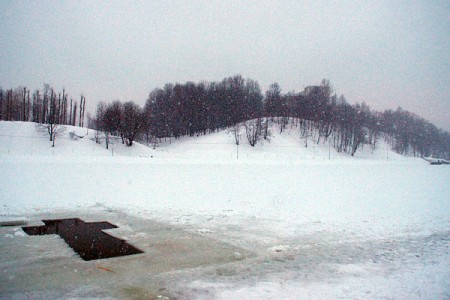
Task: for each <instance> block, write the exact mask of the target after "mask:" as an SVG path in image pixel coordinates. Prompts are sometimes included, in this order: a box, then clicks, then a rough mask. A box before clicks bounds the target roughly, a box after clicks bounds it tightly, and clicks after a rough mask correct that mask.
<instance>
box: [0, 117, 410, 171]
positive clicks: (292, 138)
mask: <svg viewBox="0 0 450 300" xmlns="http://www.w3.org/2000/svg"><path fill="white" fill-rule="evenodd" d="M59 131H60V132H59V133H58V135H57V137H56V143H55V147H54V148H53V147H51V142H50V141H49V135H48V133H47V131H46V128H44V127H42V126H40V125H38V124H36V123H31V122H5V121H0V155H2V156H5V157H7V156H28V157H33V156H34V157H36V156H59V157H64V158H66V159H69V158H70V157H72V158H73V157H78V158H80V157H113V156H118V157H141V158H153V159H155V160H157V161H161V160H162V161H183V160H188V161H189V162H192V163H193V162H202V163H205V162H210V163H233V162H255V163H266V164H279V163H283V164H284V163H293V164H298V163H303V164H304V163H309V162H313V163H316V162H325V161H329V162H334V163H339V162H347V163H349V162H352V161H360V160H361V159H362V160H370V161H402V162H408V161H409V162H412V161H417V160H418V159H416V158H411V157H404V156H402V155H399V154H397V153H395V152H393V151H392V150H390V147H389V146H388V145H386V144H385V143H384V141H383V140H382V139H380V140H379V142H378V145H377V147H376V149H372V148H371V147H369V146H366V147H362V148H360V149H358V151H357V152H356V154H355V156H354V157H351V156H350V155H349V154H346V153H338V152H337V151H336V150H335V149H334V148H333V147H330V145H329V144H328V142H321V143H320V144H315V143H312V142H311V141H309V143H308V147H306V146H305V144H306V143H305V140H304V139H302V138H300V134H299V132H298V129H297V128H295V127H292V128H291V127H288V128H287V129H286V130H284V131H283V132H282V133H280V130H279V127H278V126H277V125H272V136H271V137H270V141H266V140H262V141H261V142H259V143H258V144H256V146H255V147H252V146H250V145H249V143H248V141H247V139H246V137H245V135H244V134H243V135H242V136H241V138H240V144H239V146H236V143H235V138H234V136H233V134H231V133H230V132H229V131H228V130H222V131H219V132H215V133H209V134H206V135H200V136H195V137H187V136H186V137H181V138H180V139H174V138H171V139H169V138H166V139H162V140H161V141H159V143H158V144H157V145H156V147H153V145H149V146H145V145H142V144H140V143H137V142H135V143H133V146H132V147H127V146H125V145H124V144H122V142H121V140H120V139H119V138H112V142H111V144H110V147H109V149H106V147H105V145H104V142H102V144H98V143H95V130H91V129H86V128H80V127H74V126H60V130H59Z"/></svg>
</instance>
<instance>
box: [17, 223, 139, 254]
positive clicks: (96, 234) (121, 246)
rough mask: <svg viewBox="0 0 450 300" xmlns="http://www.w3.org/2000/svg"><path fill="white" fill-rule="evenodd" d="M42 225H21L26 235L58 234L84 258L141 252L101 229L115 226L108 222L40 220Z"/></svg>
mask: <svg viewBox="0 0 450 300" xmlns="http://www.w3.org/2000/svg"><path fill="white" fill-rule="evenodd" d="M42 222H44V224H45V225H44V226H33V227H22V229H23V231H25V233H27V234H28V235H45V234H59V235H60V236H61V237H62V238H63V239H64V241H65V242H66V243H67V244H69V246H70V247H71V248H72V249H73V250H75V252H77V253H78V254H79V255H80V257H81V258H82V259H84V260H93V259H102V258H109V257H117V256H124V255H131V254H139V253H143V251H141V250H139V249H137V248H135V247H133V246H132V245H130V244H128V243H127V242H125V241H124V240H121V239H118V238H116V237H113V236H111V235H109V234H107V233H105V232H103V231H102V230H104V229H112V228H117V226H115V225H113V224H111V223H108V222H92V223H86V222H84V221H83V220H81V219H78V218H74V219H59V220H42Z"/></svg>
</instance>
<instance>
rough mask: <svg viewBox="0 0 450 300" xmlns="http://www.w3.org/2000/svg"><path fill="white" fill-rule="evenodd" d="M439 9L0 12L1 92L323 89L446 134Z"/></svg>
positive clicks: (445, 10)
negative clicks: (243, 83) (221, 84)
mask: <svg viewBox="0 0 450 300" xmlns="http://www.w3.org/2000/svg"><path fill="white" fill-rule="evenodd" d="M449 16H450V3H449V2H448V1H430V0H425V1H412V0H411V1H299V0H297V1H187V0H186V1H111V0H110V1H79V0H77V1H5V0H3V1H0V43H1V45H0V86H3V87H5V88H10V87H16V86H19V85H25V86H27V87H28V88H31V89H35V88H41V87H42V84H43V83H44V82H47V83H50V84H51V85H52V86H53V87H55V88H56V89H58V90H59V89H62V88H63V87H66V88H67V89H68V92H69V93H70V94H71V95H72V96H73V97H74V98H76V99H78V98H79V96H80V94H81V93H84V95H85V96H86V98H87V102H88V104H89V103H90V104H91V109H92V111H93V107H94V106H95V104H94V102H97V101H99V100H106V101H111V100H114V99H120V100H135V101H136V102H137V103H139V104H144V102H145V100H146V98H147V96H148V94H149V92H150V91H151V90H153V89H154V88H156V87H162V86H163V85H164V84H165V83H168V82H172V83H173V82H183V83H184V82H186V81H200V80H208V81H219V80H222V79H223V78H224V77H227V76H231V75H234V74H242V75H243V76H244V77H246V78H247V77H248V78H252V79H256V80H258V81H259V83H260V84H261V87H262V89H263V90H266V89H267V87H268V86H269V85H270V83H272V82H275V81H276V82H278V83H279V84H280V86H281V87H282V89H283V91H285V92H287V91H290V90H296V91H300V90H302V89H303V88H304V87H305V86H307V85H311V84H317V83H319V82H320V81H321V79H322V78H327V79H330V81H331V83H332V84H333V86H334V87H335V89H336V92H337V93H338V94H339V95H340V94H344V95H345V97H346V98H347V100H348V101H349V102H350V103H354V102H357V101H358V102H362V101H365V102H366V103H367V104H368V105H369V106H371V107H372V108H374V109H377V110H384V109H385V108H392V109H395V108H396V107H397V106H401V107H403V108H404V109H407V110H409V111H412V112H415V113H417V114H419V115H421V116H423V117H425V118H426V119H428V120H430V121H432V122H433V123H435V124H436V125H437V126H438V127H442V128H444V129H446V130H449V131H450V118H449V112H450V17H449Z"/></svg>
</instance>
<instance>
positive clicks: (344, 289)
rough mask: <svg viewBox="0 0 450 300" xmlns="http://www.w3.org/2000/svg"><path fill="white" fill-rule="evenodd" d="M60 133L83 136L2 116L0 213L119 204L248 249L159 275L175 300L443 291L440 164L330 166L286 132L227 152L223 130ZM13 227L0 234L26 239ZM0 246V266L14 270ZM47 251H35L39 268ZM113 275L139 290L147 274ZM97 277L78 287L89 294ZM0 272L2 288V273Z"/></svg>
mask: <svg viewBox="0 0 450 300" xmlns="http://www.w3.org/2000/svg"><path fill="white" fill-rule="evenodd" d="M71 131H75V132H76V133H77V135H80V136H81V135H83V134H85V133H86V129H81V128H75V127H68V128H67V129H66V131H65V132H64V133H62V134H61V135H60V137H59V139H57V142H56V147H55V148H52V147H51V144H50V142H49V141H48V140H47V139H48V138H47V137H46V135H45V133H42V132H39V131H37V130H36V128H35V125H34V124H32V123H20V122H14V123H12V122H0V169H1V170H2V172H1V173H0V220H1V219H7V218H16V217H24V218H35V217H34V216H35V215H36V214H39V215H43V216H47V215H51V216H55V215H67V214H73V213H74V212H75V213H76V212H79V213H81V212H82V211H83V210H86V209H87V210H89V211H90V213H91V214H97V215H98V217H99V218H103V217H102V216H104V215H105V214H106V213H109V212H121V213H128V214H131V215H133V216H135V217H138V218H141V219H148V220H156V221H159V222H162V223H164V224H169V225H171V226H176V227H177V228H181V229H183V230H187V231H190V232H193V233H198V234H200V235H203V236H206V237H208V238H212V239H214V240H217V241H221V242H226V243H229V244H231V245H233V246H236V247H240V248H242V249H245V250H246V251H249V252H251V253H253V255H254V256H253V257H251V258H248V259H246V260H243V261H241V262H238V263H233V264H229V265H225V266H220V265H217V266H212V267H204V268H195V269H188V270H177V271H176V272H175V271H174V272H169V273H163V274H160V275H159V277H158V280H160V281H163V282H164V284H165V285H166V286H167V287H168V289H170V291H171V293H170V295H174V296H177V298H181V299H184V298H188V299H214V298H218V299H225V298H228V299H229V298H240V299H256V298H259V299H274V298H281V299H298V298H313V299H329V298H359V299H387V298H399V299H446V298H447V299H448V298H449V297H450V290H449V288H448V282H449V279H450V272H449V270H450V264H449V261H450V256H449V248H450V231H449V228H450V201H448V200H449V198H448V195H450V185H449V184H448V183H449V182H450V169H449V168H448V166H430V165H429V164H428V163H427V162H426V161H424V160H421V159H414V158H404V157H401V156H398V155H395V154H394V153H392V152H389V151H386V148H383V147H384V146H383V145H382V144H380V145H382V146H381V147H380V148H379V150H378V151H377V150H375V151H374V154H372V153H371V152H372V151H371V149H362V150H361V151H360V152H358V153H357V157H356V158H352V157H349V156H348V155H342V154H337V153H334V154H333V156H331V155H330V158H331V159H330V160H329V148H328V147H327V145H326V144H325V145H319V146H320V147H319V146H317V147H312V145H311V146H309V147H308V148H305V147H304V145H302V141H301V140H300V139H299V138H298V136H297V134H296V132H295V130H291V131H289V130H287V131H284V132H283V133H282V134H281V135H279V134H274V137H273V138H272V141H271V142H270V143H265V144H263V145H257V146H256V147H255V148H252V147H250V146H249V145H248V144H247V143H246V142H245V141H242V143H241V145H240V146H239V149H237V147H236V145H235V144H234V140H233V139H234V138H233V137H232V136H230V135H228V134H227V132H226V131H221V132H217V133H214V134H210V135H206V136H200V137H195V138H182V139H180V140H177V141H174V140H172V141H171V142H169V141H166V142H164V143H162V144H160V145H159V146H158V147H157V148H156V149H154V150H153V149H151V148H148V147H145V146H142V145H139V144H136V145H134V146H133V147H131V148H127V147H125V146H122V145H121V143H116V144H115V146H114V147H115V148H114V149H115V150H114V151H115V152H114V156H113V152H112V150H111V149H110V150H106V149H104V147H103V146H101V145H97V144H95V142H94V141H92V140H90V139H88V138H87V137H84V138H82V139H77V140H73V139H71V138H70V134H69V132H71ZM89 134H90V136H91V137H92V136H93V133H91V132H89ZM299 145H300V146H299ZM237 151H239V159H237V158H236V152H237ZM387 158H388V159H387ZM122 222H123V223H122V224H121V227H127V226H128V227H129V228H133V224H131V221H130V223H129V224H127V223H126V222H127V221H126V220H122ZM13 230H16V231H13ZM17 232H20V229H19V228H16V229H10V231H5V234H4V236H0V238H4V240H5V241H7V240H8V239H17V238H25V239H26V238H28V237H22V236H19V235H18V234H16V233H17ZM2 241H3V240H2ZM38 246H39V247H41V248H42V249H45V245H43V244H42V245H38ZM1 247H2V245H1V243H0V268H4V269H6V268H8V270H10V272H13V270H15V269H14V266H11V265H10V264H9V263H8V261H4V260H2V259H1V257H2V255H1V253H2V248H1ZM43 251H44V250H43ZM57 255H58V254H48V257H47V256H45V258H46V259H47V260H48V262H47V263H48V264H49V267H50V266H51V265H50V264H51V263H52V259H54V258H55V257H54V256H57ZM57 257H60V256H57ZM64 257H65V256H64V255H63V258H64ZM47 260H46V261H47ZM117 263H118V261H117ZM11 268H12V269H11ZM211 268H212V269H211ZM124 272H126V271H124ZM130 272H131V271H130ZM0 276H1V275H0ZM90 276H94V275H90ZM124 276H125V278H128V279H127V280H130V281H133V280H134V281H133V284H135V285H139V286H140V285H143V284H145V282H146V280H154V278H153V277H151V278H147V277H146V276H149V275H146V274H144V273H142V274H139V276H141V278H145V280H144V279H142V280H139V279H138V277H139V276H136V274H134V273H130V274H129V275H127V274H124ZM95 278H96V277H93V278H92V283H91V285H90V286H86V287H83V289H90V290H92V291H98V292H99V294H97V297H100V296H101V295H104V294H101V293H100V291H103V290H102V289H103V288H104V287H103V285H102V284H103V283H102V282H101V281H100V280H97V279H95ZM0 279H1V278H0ZM2 279H3V280H10V281H8V282H11V284H10V285H9V286H11V287H12V285H13V283H14V278H12V279H11V278H9V277H8V278H6V277H5V278H2ZM117 285H118V286H120V282H117ZM2 286H3V287H5V286H6V287H5V289H6V291H5V292H8V291H9V294H7V295H8V296H14V297H17V298H26V297H25V295H26V294H21V293H20V292H14V293H13V292H10V291H12V290H13V289H12V288H11V289H9V287H8V285H2ZM55 291H56V290H55ZM55 291H44V292H43V294H42V296H41V297H40V298H45V297H46V296H47V297H49V296H51V295H54V294H52V292H55ZM2 292H3V291H1V290H0V295H1V294H2ZM78 292H80V293H81V292H82V291H81V290H78ZM78 292H77V293H75V294H66V296H67V297H77V295H79V294H78ZM11 293H12V294H11ZM89 296H90V297H96V294H95V292H94V294H89Z"/></svg>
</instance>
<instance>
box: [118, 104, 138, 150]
mask: <svg viewBox="0 0 450 300" xmlns="http://www.w3.org/2000/svg"><path fill="white" fill-rule="evenodd" d="M142 125H143V122H142V109H141V108H140V107H139V106H138V105H137V104H136V103H134V102H132V101H129V102H125V103H124V104H123V119H122V134H123V137H124V138H125V142H126V145H127V146H131V145H133V141H134V139H135V138H136V135H137V134H138V133H139V131H140V130H141V127H142Z"/></svg>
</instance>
